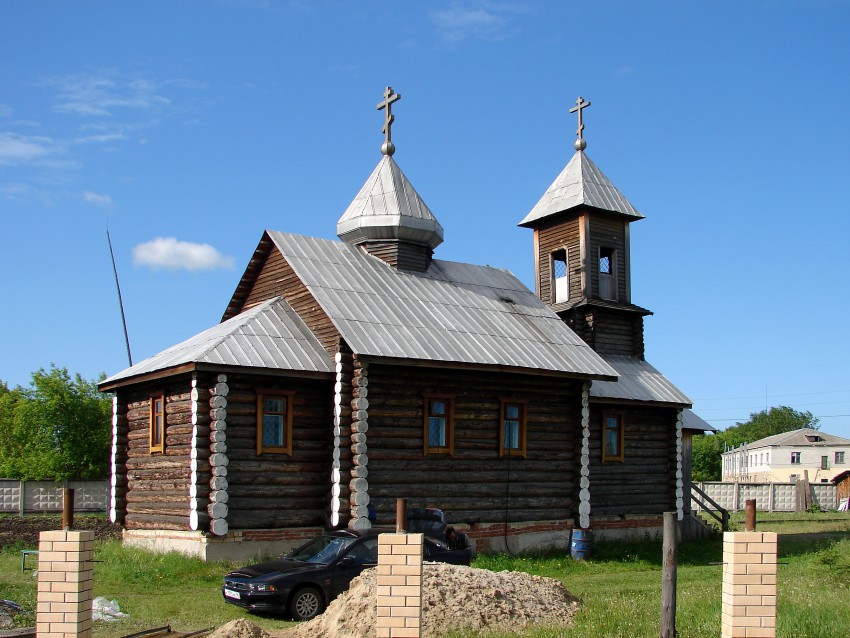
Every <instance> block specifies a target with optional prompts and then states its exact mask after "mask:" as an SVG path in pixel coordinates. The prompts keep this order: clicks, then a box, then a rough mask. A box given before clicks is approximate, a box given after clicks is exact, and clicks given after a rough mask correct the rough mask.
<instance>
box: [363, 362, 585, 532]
mask: <svg viewBox="0 0 850 638" xmlns="http://www.w3.org/2000/svg"><path fill="white" fill-rule="evenodd" d="M368 379H369V382H368V423H369V428H368V432H367V437H366V442H367V446H368V455H369V461H368V490H369V498H370V502H371V503H372V504H373V505H374V506H375V507H376V509H377V511H378V524H379V525H380V524H391V523H392V522H393V521H394V520H395V506H396V498H398V497H406V498H407V499H408V504H409V505H410V506H411V507H439V508H442V509H445V510H447V511H448V512H450V517H451V521H452V522H453V523H467V524H470V525H472V524H475V523H477V522H488V523H489V522H494V521H505V520H506V518H507V520H508V521H509V522H518V521H532V520H541V519H542V520H549V519H566V518H570V517H572V516H573V515H574V510H575V509H576V508H577V500H576V495H577V494H578V473H579V470H578V467H579V459H578V447H579V444H580V411H581V408H580V396H581V383H580V382H579V381H574V380H569V379H557V378H550V377H533V376H526V375H520V374H505V373H498V372H472V371H456V370H444V369H437V368H400V367H393V366H386V365H379V364H377V363H375V362H372V363H371V364H370V365H369V373H368ZM422 392H435V393H446V394H454V395H455V400H454V428H455V430H454V432H455V434H454V455H453V456H452V457H449V456H447V455H431V456H428V457H425V455H424V442H423V418H424V417H423V409H424V402H423V397H422ZM502 396H505V397H514V398H518V399H520V398H521V399H527V400H528V405H527V410H528V437H527V458H518V457H512V458H499V440H498V439H499V413H500V397H502Z"/></svg>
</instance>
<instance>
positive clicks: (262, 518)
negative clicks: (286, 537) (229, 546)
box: [227, 507, 327, 529]
mask: <svg viewBox="0 0 850 638" xmlns="http://www.w3.org/2000/svg"><path fill="white" fill-rule="evenodd" d="M326 516H327V514H326V512H325V510H324V508H322V509H313V510H307V509H298V510H285V511H277V512H257V511H255V510H241V509H234V508H232V507H231V508H229V512H228V515H227V522H228V524H229V525H230V529H266V528H271V529H275V528H285V527H307V526H312V525H321V526H324V525H325V521H326Z"/></svg>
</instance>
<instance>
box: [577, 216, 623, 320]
mask: <svg viewBox="0 0 850 638" xmlns="http://www.w3.org/2000/svg"><path fill="white" fill-rule="evenodd" d="M626 223H627V222H625V221H623V220H621V219H611V218H607V217H603V216H600V215H593V216H592V217H591V218H590V237H589V241H588V246H587V261H588V271H589V272H590V292H589V294H588V296H589V297H599V248H600V247H604V248H613V249H614V250H615V256H614V262H615V263H614V269H613V271H612V272H614V273H615V277H616V279H617V299H616V301H619V302H622V303H628V302H629V296H628V287H627V281H628V279H627V272H628V271H627V268H626V262H627V257H628V253H627V251H626Z"/></svg>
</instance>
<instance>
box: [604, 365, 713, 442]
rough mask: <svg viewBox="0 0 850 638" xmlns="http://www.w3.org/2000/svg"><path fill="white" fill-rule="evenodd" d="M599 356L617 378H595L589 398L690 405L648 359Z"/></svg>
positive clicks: (683, 395)
mask: <svg viewBox="0 0 850 638" xmlns="http://www.w3.org/2000/svg"><path fill="white" fill-rule="evenodd" d="M602 358H603V359H605V361H606V363H608V365H610V366H611V367H612V368H614V370H616V371H617V375H618V377H619V379H618V380H617V381H594V382H593V383H592V384H591V386H590V396H591V398H594V399H616V400H618V401H641V402H649V403H666V404H670V405H672V406H681V407H690V406H691V400H690V399H689V398H688V397H687V396H685V394H684V393H683V392H682V391H681V390H679V389H678V388H677V387H676V386H675V385H673V384H672V383H671V382H670V380H669V379H667V377H665V376H664V375H663V374H661V373H660V372H659V371H658V370H656V369H655V368H653V367H652V366H651V365H650V364H649V363H648V362H646V361H643V360H641V359H638V358H636V357H629V356H625V355H613V354H606V355H602ZM694 416H696V415H694ZM697 418H699V417H697ZM700 421H702V419H700ZM703 423H704V422H703ZM706 425H708V424H706ZM696 429H702V428H696ZM708 429H713V428H711V426H709V428H708Z"/></svg>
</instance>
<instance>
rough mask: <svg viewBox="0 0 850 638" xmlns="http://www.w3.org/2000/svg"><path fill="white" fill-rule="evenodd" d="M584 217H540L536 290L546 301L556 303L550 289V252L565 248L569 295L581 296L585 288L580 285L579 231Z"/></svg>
mask: <svg viewBox="0 0 850 638" xmlns="http://www.w3.org/2000/svg"><path fill="white" fill-rule="evenodd" d="M581 223H583V218H582V217H578V218H575V219H568V220H563V218H556V220H555V221H554V222H553V221H551V220H543V221H542V222H541V225H540V227H539V228H538V230H537V233H538V251H539V253H538V256H537V259H538V264H539V267H538V272H537V291H538V292H537V294H538V297H539V298H540V299H541V300H542V301H544V302H545V303H550V304H551V303H555V298H554V295H553V291H552V253H554V252H555V251H557V250H561V249H567V259H568V270H569V273H570V299H571V300H572V299H580V298H581V297H582V295H583V294H584V292H583V291H582V288H581V269H582V263H581V234H580V232H579V225H580V224H581Z"/></svg>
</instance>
